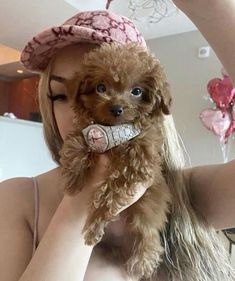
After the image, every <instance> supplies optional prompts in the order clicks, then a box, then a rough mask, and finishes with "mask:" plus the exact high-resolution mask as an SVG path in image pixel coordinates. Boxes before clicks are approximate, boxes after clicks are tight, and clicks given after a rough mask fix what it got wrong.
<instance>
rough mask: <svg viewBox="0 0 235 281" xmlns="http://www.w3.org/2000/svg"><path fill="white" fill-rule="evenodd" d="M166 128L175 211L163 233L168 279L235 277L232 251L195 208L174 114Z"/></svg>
mask: <svg viewBox="0 0 235 281" xmlns="http://www.w3.org/2000/svg"><path fill="white" fill-rule="evenodd" d="M163 130H164V133H165V136H166V138H165V141H164V145H163V149H162V153H163V157H164V159H165V165H166V167H165V173H166V181H167V183H168V185H169V187H170V190H171V193H172V196H173V206H172V211H171V214H170V216H169V221H168V224H167V227H166V229H165V231H164V233H162V243H163V245H164V248H165V253H164V257H163V267H164V271H165V272H166V273H167V275H168V278H167V280H169V281H176V280H177V281H179V280H182V281H232V280H235V274H234V271H233V269H232V267H231V264H230V261H229V256H228V253H227V252H226V250H225V248H224V246H223V243H222V241H221V240H220V238H219V236H218V234H217V233H216V231H215V229H214V228H213V227H211V226H209V224H208V223H207V222H206V220H205V219H204V218H203V217H202V215H200V212H197V213H196V212H195V210H194V208H193V207H192V204H191V199H190V192H189V188H190V186H189V181H188V179H186V178H185V177H184V173H183V169H184V168H185V163H184V156H183V150H182V148H181V145H180V142H179V137H178V134H177V131H176V128H175V125H174V121H173V119H172V116H171V115H169V116H165V120H164V126H163Z"/></svg>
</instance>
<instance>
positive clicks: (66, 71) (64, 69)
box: [51, 43, 96, 78]
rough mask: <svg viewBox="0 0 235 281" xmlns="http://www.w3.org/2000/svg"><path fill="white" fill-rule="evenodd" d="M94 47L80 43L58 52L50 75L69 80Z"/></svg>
mask: <svg viewBox="0 0 235 281" xmlns="http://www.w3.org/2000/svg"><path fill="white" fill-rule="evenodd" d="M94 47H96V45H95V44H88V43H80V44H77V45H72V46H68V47H65V48H63V49H61V50H59V51H58V52H57V53H56V55H55V57H54V60H53V63H52V68H51V74H53V75H58V76H62V77H65V78H71V77H72V76H73V74H74V73H75V72H76V69H78V68H79V66H80V65H81V62H82V59H83V57H84V55H85V54H86V53H87V52H89V51H91V50H92V49H93V48H94Z"/></svg>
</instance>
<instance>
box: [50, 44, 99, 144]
mask: <svg viewBox="0 0 235 281" xmlns="http://www.w3.org/2000/svg"><path fill="white" fill-rule="evenodd" d="M94 47H95V45H94V44H93V45H92V44H87V43H83V44H79V45H73V46H69V47H66V48H64V49H62V50H60V51H59V52H58V53H57V55H56V57H55V60H54V62H53V65H52V69H51V74H50V88H51V95H52V97H53V106H54V114H55V119H56V123H57V126H58V129H59V132H60V135H61V137H62V139H63V140H64V139H65V137H66V135H67V134H68V133H69V131H71V130H72V129H73V117H74V114H73V110H72V108H71V102H70V101H68V99H67V97H66V89H65V85H64V83H63V81H64V80H66V79H70V78H72V77H73V75H74V73H75V72H76V69H77V68H78V67H79V65H80V64H81V61H82V58H83V56H84V54H85V53H86V52H88V51H90V50H91V49H92V48H94Z"/></svg>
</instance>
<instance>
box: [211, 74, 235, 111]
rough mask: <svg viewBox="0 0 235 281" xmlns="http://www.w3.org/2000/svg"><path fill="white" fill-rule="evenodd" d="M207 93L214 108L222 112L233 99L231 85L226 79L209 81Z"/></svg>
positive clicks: (233, 94) (234, 93)
mask: <svg viewBox="0 0 235 281" xmlns="http://www.w3.org/2000/svg"><path fill="white" fill-rule="evenodd" d="M207 91H208V93H209V94H210V96H211V98H212V99H213V101H214V102H215V104H216V106H217V107H218V108H220V109H222V110H224V109H226V108H228V107H229V106H230V103H231V102H232V100H233V99H234V97H235V92H234V91H233V84H232V82H231V80H230V79H229V78H228V77H225V78H223V79H220V78H214V79H212V80H210V81H209V82H208V84H207Z"/></svg>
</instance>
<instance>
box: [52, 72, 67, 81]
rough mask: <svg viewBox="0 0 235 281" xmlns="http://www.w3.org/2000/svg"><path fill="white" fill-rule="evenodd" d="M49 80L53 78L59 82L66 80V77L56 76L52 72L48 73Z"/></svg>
mask: <svg viewBox="0 0 235 281" xmlns="http://www.w3.org/2000/svg"><path fill="white" fill-rule="evenodd" d="M51 80H54V81H57V82H60V83H65V81H66V79H65V78H64V77H61V76H57V75H54V74H51V75H50V81H51Z"/></svg>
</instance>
